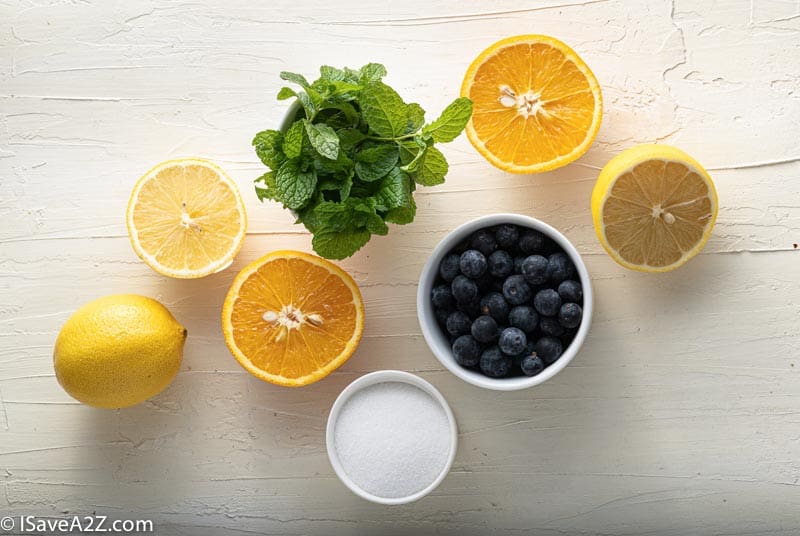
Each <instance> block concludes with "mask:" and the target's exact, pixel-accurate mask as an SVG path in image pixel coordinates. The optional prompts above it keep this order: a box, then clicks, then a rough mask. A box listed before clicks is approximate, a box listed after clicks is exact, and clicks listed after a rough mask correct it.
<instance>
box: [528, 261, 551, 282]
mask: <svg viewBox="0 0 800 536" xmlns="http://www.w3.org/2000/svg"><path fill="white" fill-rule="evenodd" d="M548 265H549V263H548V261H547V259H545V258H544V257H542V256H541V255H531V256H529V257H525V259H524V260H523V261H522V275H524V276H525V281H527V282H528V283H530V284H531V285H541V284H542V283H545V282H547V267H548Z"/></svg>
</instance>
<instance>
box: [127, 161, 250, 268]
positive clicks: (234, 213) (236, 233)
mask: <svg viewBox="0 0 800 536" xmlns="http://www.w3.org/2000/svg"><path fill="white" fill-rule="evenodd" d="M127 224H128V235H129V236H130V239H131V245H132V246H133V249H134V250H135V251H136V253H137V255H139V257H141V258H142V260H144V261H145V262H146V263H147V264H148V265H150V267H151V268H152V269H153V270H155V271H156V272H158V273H160V274H163V275H167V276H170V277H177V278H184V279H188V278H196V277H203V276H206V275H209V274H213V273H215V272H219V271H220V270H223V269H225V268H227V267H228V266H230V264H231V263H232V262H233V258H234V257H235V256H236V254H237V253H238V252H239V249H240V248H241V247H242V242H243V241H244V236H245V232H246V231H247V216H246V214H245V209H244V203H243V202H242V197H241V195H240V194H239V188H238V187H237V186H236V183H234V182H233V181H232V180H231V179H230V177H228V176H227V175H226V174H225V172H224V171H223V170H222V169H221V168H220V167H219V166H217V165H215V164H214V163H212V162H209V161H208V160H201V159H196V158H185V159H181V160H170V161H167V162H163V163H161V164H159V165H157V166H156V167H154V168H153V169H151V170H150V171H148V172H147V173H145V175H144V176H143V177H142V178H141V179H139V181H138V182H137V183H136V186H134V188H133V192H132V193H131V198H130V201H129V202H128V212H127Z"/></svg>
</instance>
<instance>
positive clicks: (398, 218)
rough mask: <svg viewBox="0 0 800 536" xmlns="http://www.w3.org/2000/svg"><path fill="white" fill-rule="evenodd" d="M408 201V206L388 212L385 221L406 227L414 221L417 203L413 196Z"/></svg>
mask: <svg viewBox="0 0 800 536" xmlns="http://www.w3.org/2000/svg"><path fill="white" fill-rule="evenodd" d="M408 201H409V203H408V205H407V206H405V207H398V208H393V209H392V210H390V211H389V212H387V213H386V217H385V218H384V219H385V220H386V221H388V222H389V223H396V224H397V225H406V224H409V223H411V222H412V221H414V217H415V216H416V215H417V203H416V201H414V197H413V196H409V198H408Z"/></svg>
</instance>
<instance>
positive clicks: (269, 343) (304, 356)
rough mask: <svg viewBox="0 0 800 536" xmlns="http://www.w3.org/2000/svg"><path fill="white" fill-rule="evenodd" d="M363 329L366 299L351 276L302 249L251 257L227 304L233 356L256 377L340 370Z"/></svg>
mask: <svg viewBox="0 0 800 536" xmlns="http://www.w3.org/2000/svg"><path fill="white" fill-rule="evenodd" d="M363 331H364V303H363V301H362V299H361V292H360V291H359V290H358V286H357V285H356V282H355V281H353V278H352V277H350V275H348V274H347V273H346V272H345V271H343V270H342V269H341V268H339V267H338V266H336V265H335V264H333V263H332V262H330V261H327V260H325V259H322V258H320V257H317V256H315V255H310V254H308V253H302V252H300V251H288V250H284V251H274V252H272V253H269V254H267V255H265V256H263V257H261V258H260V259H258V260H256V261H253V262H252V263H250V264H249V265H248V266H246V267H245V268H244V269H243V270H242V271H241V272H239V275H237V276H236V279H235V280H234V281H233V284H232V285H231V288H230V290H229V291H228V295H227V297H226V298H225V304H224V306H223V308H222V332H223V334H224V335H225V342H226V343H227V345H228V349H230V351H231V353H232V354H233V357H235V358H236V360H237V361H238V362H239V364H241V365H242V366H243V367H244V368H245V369H246V370H247V371H248V372H250V373H251V374H253V375H254V376H256V377H258V378H261V379H262V380H264V381H267V382H270V383H274V384H277V385H284V386H287V387H300V386H303V385H308V384H310V383H314V382H315V381H318V380H321V379H322V378H324V377H325V376H327V375H328V374H330V373H331V372H332V371H334V370H336V369H337V368H339V367H340V366H341V365H342V364H343V363H344V362H345V361H347V360H348V359H349V358H350V356H351V355H352V354H353V352H354V351H355V349H356V347H357V346H358V343H359V341H360V340H361V334H362V332H363Z"/></svg>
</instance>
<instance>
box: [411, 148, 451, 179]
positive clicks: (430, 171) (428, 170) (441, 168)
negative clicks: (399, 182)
mask: <svg viewBox="0 0 800 536" xmlns="http://www.w3.org/2000/svg"><path fill="white" fill-rule="evenodd" d="M448 168H449V166H448V164H447V159H445V157H444V155H443V154H442V152H441V151H440V150H439V149H437V148H436V147H428V148H427V150H425V153H424V154H423V155H422V158H420V160H419V162H418V164H417V166H416V171H415V172H414V180H415V181H417V182H418V183H419V184H421V185H423V186H436V185H437V184H442V183H443V182H444V176H445V175H447V170H448Z"/></svg>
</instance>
